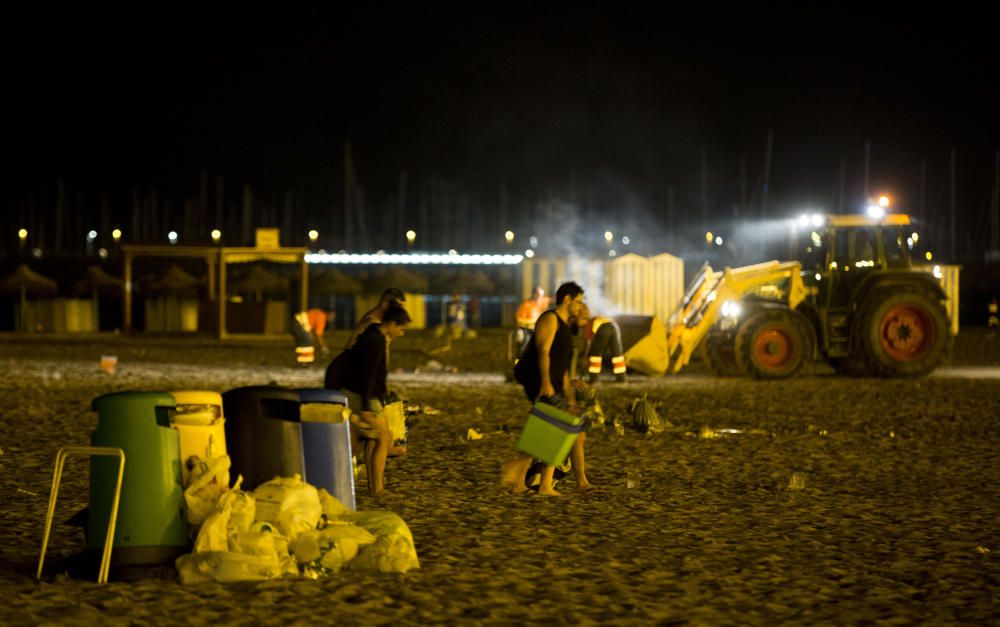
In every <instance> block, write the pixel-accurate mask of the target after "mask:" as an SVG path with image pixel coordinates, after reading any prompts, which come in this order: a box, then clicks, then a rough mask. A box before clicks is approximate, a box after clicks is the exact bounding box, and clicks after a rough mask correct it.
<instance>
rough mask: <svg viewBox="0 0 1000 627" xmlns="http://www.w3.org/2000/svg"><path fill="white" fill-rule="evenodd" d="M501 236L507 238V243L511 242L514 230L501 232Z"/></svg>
mask: <svg viewBox="0 0 1000 627" xmlns="http://www.w3.org/2000/svg"><path fill="white" fill-rule="evenodd" d="M503 238H504V239H505V240H507V243H508V244H509V243H511V242H513V241H514V231H507V232H506V233H504V234H503Z"/></svg>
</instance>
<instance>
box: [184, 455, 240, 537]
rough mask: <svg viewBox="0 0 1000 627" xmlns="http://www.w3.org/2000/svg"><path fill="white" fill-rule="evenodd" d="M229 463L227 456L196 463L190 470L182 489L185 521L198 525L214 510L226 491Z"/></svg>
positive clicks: (227, 487) (227, 488)
mask: <svg viewBox="0 0 1000 627" xmlns="http://www.w3.org/2000/svg"><path fill="white" fill-rule="evenodd" d="M230 464H231V462H230V459H229V456H228V455H222V456H221V457H213V458H211V459H209V460H205V461H201V462H198V464H197V465H195V467H194V468H192V469H191V477H190V479H191V481H190V483H188V486H187V487H186V488H184V503H185V504H186V505H187V508H186V509H187V521H188V523H189V524H191V525H200V524H201V523H203V522H205V519H206V518H208V515H209V514H211V513H212V510H213V509H215V504H216V503H217V502H218V500H219V497H221V496H222V495H223V494H224V493H225V492H226V491H227V490H229V485H228V477H229V466H230Z"/></svg>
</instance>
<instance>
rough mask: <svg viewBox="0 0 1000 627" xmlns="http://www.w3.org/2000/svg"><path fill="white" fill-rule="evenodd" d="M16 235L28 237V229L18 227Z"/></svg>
mask: <svg viewBox="0 0 1000 627" xmlns="http://www.w3.org/2000/svg"><path fill="white" fill-rule="evenodd" d="M17 237H18V239H28V229H18V231H17Z"/></svg>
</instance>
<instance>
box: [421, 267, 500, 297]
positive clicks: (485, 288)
mask: <svg viewBox="0 0 1000 627" xmlns="http://www.w3.org/2000/svg"><path fill="white" fill-rule="evenodd" d="M494 289H495V286H494V285H493V281H491V280H490V278H489V277H488V276H486V273H485V272H483V271H482V270H476V271H470V270H458V271H455V270H441V271H440V272H438V273H437V274H435V275H434V278H433V279H432V280H431V291H432V292H433V293H435V294H471V295H478V296H481V295H483V294H490V293H492V292H493V291H494Z"/></svg>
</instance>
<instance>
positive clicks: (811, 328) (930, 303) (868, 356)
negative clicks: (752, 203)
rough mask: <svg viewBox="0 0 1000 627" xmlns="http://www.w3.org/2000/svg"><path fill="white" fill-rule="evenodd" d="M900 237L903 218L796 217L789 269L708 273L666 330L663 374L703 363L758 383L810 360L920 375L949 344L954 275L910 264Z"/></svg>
mask: <svg viewBox="0 0 1000 627" xmlns="http://www.w3.org/2000/svg"><path fill="white" fill-rule="evenodd" d="M909 225H910V219H909V217H908V216H906V215H903V214H888V215H875V216H857V215H814V216H805V217H803V218H801V219H800V220H799V221H798V222H797V224H796V231H797V234H798V235H799V236H800V238H799V240H800V241H801V245H799V246H797V248H798V251H797V254H796V255H795V256H797V257H799V260H798V261H785V262H780V261H770V262H766V263H761V264H757V265H752V266H744V267H740V268H725V269H723V270H721V271H715V270H713V269H712V268H711V267H710V266H709V265H708V264H707V263H706V264H705V265H704V266H702V268H701V270H700V271H699V272H698V273H697V275H696V276H695V277H694V279H693V280H692V282H691V283H690V284H689V285H688V287H687V289H686V290H685V294H684V297H683V300H682V302H681V304H680V306H679V307H678V309H677V310H676V311H675V312H674V314H673V315H672V316H671V317H670V320H669V321H668V328H667V353H668V355H669V365H668V368H667V371H668V372H678V371H679V370H680V369H681V368H683V367H684V366H685V365H687V364H688V363H689V362H690V360H691V358H692V356H693V355H695V354H700V355H701V356H702V357H703V358H704V359H705V360H706V361H707V362H708V363H709V364H710V365H711V367H712V368H713V369H714V370H715V371H716V373H718V374H720V375H750V376H752V377H754V378H757V379H780V378H785V377H791V376H793V375H795V374H796V373H798V372H799V371H800V370H801V369H802V367H803V366H804V365H805V364H806V363H807V362H809V361H810V360H812V359H815V358H819V357H822V358H823V359H825V360H826V361H827V362H828V363H829V364H830V365H831V366H833V368H834V369H835V370H836V371H837V372H840V373H849V374H854V375H860V376H878V377H919V376H923V375H926V374H929V373H930V372H932V371H933V370H934V369H935V368H937V367H938V366H939V365H940V364H941V363H942V362H943V361H945V360H946V359H948V358H949V356H950V353H951V347H952V345H953V342H954V336H955V335H956V334H957V333H958V319H957V301H958V294H957V290H958V272H957V267H945V269H944V270H943V269H942V267H941V266H930V265H928V266H926V267H923V266H918V265H915V264H913V263H912V261H911V259H910V249H911V247H912V245H913V243H912V239H913V235H911V234H910V232H909V231H910V230H909V228H908V227H909ZM949 307H950V308H951V313H949Z"/></svg>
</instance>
